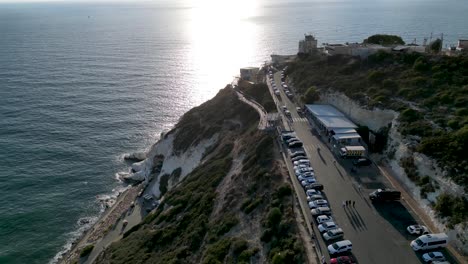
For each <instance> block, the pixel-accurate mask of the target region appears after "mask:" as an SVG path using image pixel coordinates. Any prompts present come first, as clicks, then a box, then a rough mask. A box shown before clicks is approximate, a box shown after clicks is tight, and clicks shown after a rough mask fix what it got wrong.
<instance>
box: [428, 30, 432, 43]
mask: <svg viewBox="0 0 468 264" xmlns="http://www.w3.org/2000/svg"><path fill="white" fill-rule="evenodd" d="M431 41H432V32H431V37H430V38H429V43H431Z"/></svg>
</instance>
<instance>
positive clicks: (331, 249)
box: [327, 240, 353, 254]
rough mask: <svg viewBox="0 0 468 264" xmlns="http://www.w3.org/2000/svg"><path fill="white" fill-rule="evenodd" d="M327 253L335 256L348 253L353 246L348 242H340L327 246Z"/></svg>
mask: <svg viewBox="0 0 468 264" xmlns="http://www.w3.org/2000/svg"><path fill="white" fill-rule="evenodd" d="M327 249H328V253H330V254H337V253H343V252H348V251H351V250H352V249H353V244H352V243H351V241H349V240H341V241H338V242H336V243H333V244H331V245H329V246H328V248H327Z"/></svg>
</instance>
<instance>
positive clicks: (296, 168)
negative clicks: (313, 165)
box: [294, 164, 310, 170]
mask: <svg viewBox="0 0 468 264" xmlns="http://www.w3.org/2000/svg"><path fill="white" fill-rule="evenodd" d="M307 167H310V165H309V164H299V165H295V166H294V170H298V169H302V168H307Z"/></svg>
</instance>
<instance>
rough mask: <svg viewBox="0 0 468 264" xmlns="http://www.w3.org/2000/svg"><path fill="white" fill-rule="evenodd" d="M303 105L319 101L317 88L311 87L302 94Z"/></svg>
mask: <svg viewBox="0 0 468 264" xmlns="http://www.w3.org/2000/svg"><path fill="white" fill-rule="evenodd" d="M303 99H304V103H306V104H311V103H313V102H315V101H318V100H319V99H320V96H319V93H318V91H317V87H315V86H311V87H309V89H307V91H306V92H305V94H304V98H303Z"/></svg>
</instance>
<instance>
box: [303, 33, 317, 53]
mask: <svg viewBox="0 0 468 264" xmlns="http://www.w3.org/2000/svg"><path fill="white" fill-rule="evenodd" d="M316 50H317V39H316V38H315V37H314V36H313V35H305V38H304V39H303V40H301V41H299V53H312V52H315V51H316Z"/></svg>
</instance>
